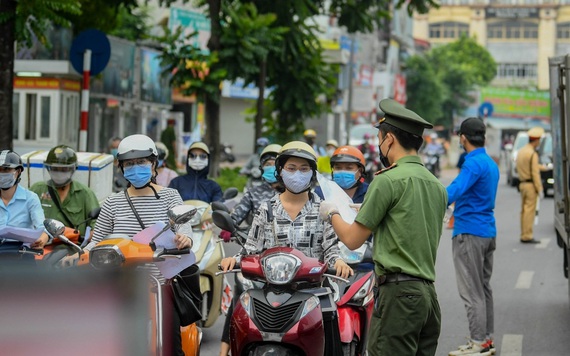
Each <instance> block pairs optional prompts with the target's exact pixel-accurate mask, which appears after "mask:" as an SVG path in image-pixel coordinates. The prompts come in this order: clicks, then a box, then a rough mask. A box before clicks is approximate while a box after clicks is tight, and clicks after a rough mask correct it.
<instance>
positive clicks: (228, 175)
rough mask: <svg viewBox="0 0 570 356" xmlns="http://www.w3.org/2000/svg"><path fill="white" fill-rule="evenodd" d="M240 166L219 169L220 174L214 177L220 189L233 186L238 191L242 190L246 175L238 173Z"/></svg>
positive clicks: (223, 189)
mask: <svg viewBox="0 0 570 356" xmlns="http://www.w3.org/2000/svg"><path fill="white" fill-rule="evenodd" d="M240 169H241V167H235V168H227V167H226V168H222V169H221V170H220V176H219V177H218V178H216V179H215V181H216V182H218V184H219V185H220V187H222V191H225V190H226V189H228V188H231V187H235V188H237V189H238V190H239V191H240V192H243V188H244V187H245V185H246V184H247V177H246V176H244V175H240V174H239V170H240Z"/></svg>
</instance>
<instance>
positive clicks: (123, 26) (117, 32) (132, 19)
mask: <svg viewBox="0 0 570 356" xmlns="http://www.w3.org/2000/svg"><path fill="white" fill-rule="evenodd" d="M150 21H151V18H150V9H149V7H148V6H140V7H137V8H134V9H128V8H127V7H126V6H123V5H121V6H120V7H119V11H118V14H117V18H116V26H115V28H114V29H113V30H111V31H110V32H109V34H110V35H112V36H116V37H120V38H124V39H126V40H129V41H133V42H135V41H138V40H142V39H146V38H149V37H150V35H149V34H150V30H151V26H150Z"/></svg>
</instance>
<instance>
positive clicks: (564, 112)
mask: <svg viewBox="0 0 570 356" xmlns="http://www.w3.org/2000/svg"><path fill="white" fill-rule="evenodd" d="M549 71H550V115H551V125H552V160H553V169H552V176H553V179H554V182H553V184H554V185H553V187H554V228H555V230H556V237H557V241H558V246H560V247H561V248H562V251H563V256H562V257H563V258H562V262H563V273H564V276H565V277H566V278H567V279H568V260H569V257H570V239H569V237H570V200H569V198H570V190H569V186H570V182H569V178H570V162H569V161H568V159H569V157H570V151H569V149H570V120H569V115H570V107H569V106H570V91H569V90H568V85H570V55H565V56H561V57H552V58H549ZM569 296H570V283H569Z"/></svg>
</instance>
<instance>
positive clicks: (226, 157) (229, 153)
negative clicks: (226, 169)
mask: <svg viewBox="0 0 570 356" xmlns="http://www.w3.org/2000/svg"><path fill="white" fill-rule="evenodd" d="M235 160H236V157H235V156H234V154H233V146H232V145H230V144H227V143H222V144H220V162H225V161H228V162H230V163H233V162H235Z"/></svg>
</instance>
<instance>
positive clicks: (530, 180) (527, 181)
mask: <svg viewBox="0 0 570 356" xmlns="http://www.w3.org/2000/svg"><path fill="white" fill-rule="evenodd" d="M521 183H532V179H525V180H521Z"/></svg>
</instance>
